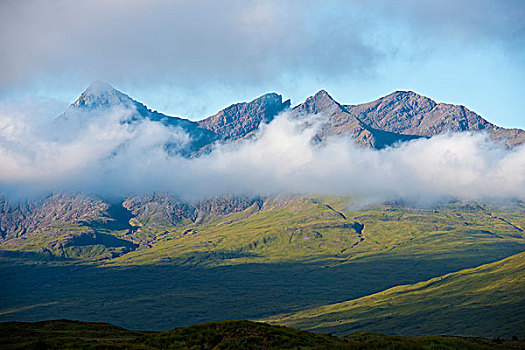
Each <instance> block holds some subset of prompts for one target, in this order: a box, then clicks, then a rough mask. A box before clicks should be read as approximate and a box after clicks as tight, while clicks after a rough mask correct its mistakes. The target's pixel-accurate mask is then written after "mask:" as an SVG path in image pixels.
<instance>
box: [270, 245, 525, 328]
mask: <svg viewBox="0 0 525 350" xmlns="http://www.w3.org/2000/svg"><path fill="white" fill-rule="evenodd" d="M524 291H525V252H523V253H520V254H517V255H513V256H511V257H509V258H507V259H504V260H501V261H497V262H495V263H491V264H486V265H482V266H480V267H477V268H473V269H466V270H462V271H459V272H455V273H451V274H447V275H445V276H442V277H437V278H433V279H431V280H428V281H425V282H420V283H416V284H412V285H403V286H397V287H394V288H390V289H387V290H385V291H383V292H380V293H376V294H373V295H370V296H366V297H363V298H358V299H354V300H350V301H346V302H342V303H337V304H332V305H326V306H322V307H318V308H314V309H309V310H304V311H300V312H297V313H293V314H289V315H280V316H274V317H271V318H268V319H266V321H269V322H271V323H275V324H282V325H287V326H292V327H298V328H301V329H307V330H314V331H316V332H332V333H334V334H339V335H343V334H348V333H350V332H355V331H356V330H362V329H367V330H375V331H379V332H386V333H389V334H409V335H421V334H454V335H466V334H468V335H477V336H487V335H494V334H500V335H504V336H507V337H509V336H512V335H516V336H519V337H525V318H524V315H525V293H524Z"/></svg>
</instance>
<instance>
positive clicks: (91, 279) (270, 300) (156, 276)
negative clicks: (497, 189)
mask: <svg viewBox="0 0 525 350" xmlns="http://www.w3.org/2000/svg"><path fill="white" fill-rule="evenodd" d="M349 203H350V202H349V200H348V199H347V198H340V197H311V196H306V197H279V198H270V199H268V200H266V201H265V202H264V206H263V208H262V209H261V210H259V208H258V207H257V206H252V207H250V208H247V209H246V210H244V211H242V212H238V213H234V214H230V215H227V216H208V217H205V218H202V220H200V221H199V222H198V223H194V222H191V221H189V220H186V221H183V222H180V223H177V224H175V225H174V226H166V225H165V223H164V224H162V225H157V224H156V223H151V222H150V223H148V222H147V220H144V222H143V226H141V227H140V230H139V231H138V232H136V234H134V237H135V239H136V240H137V241H135V243H137V244H139V247H138V248H137V249H135V250H134V251H131V252H128V253H125V254H121V255H120V256H118V257H113V256H114V255H118V254H120V253H123V252H120V253H119V249H120V248H119V247H116V246H114V244H113V243H111V242H110V241H104V242H102V243H104V244H100V245H89V244H87V245H80V246H72V247H66V249H64V250H63V251H64V253H60V254H54V253H53V252H42V251H41V243H42V242H44V241H38V240H35V241H31V240H29V239H28V240H27V242H25V243H24V245H22V246H20V247H18V246H11V247H10V248H9V249H11V250H9V251H0V280H1V281H2V282H3V284H2V288H0V321H10V320H24V321H36V320H42V319H50V318H71V319H83V320H88V321H107V322H111V323H113V324H117V325H119V326H124V327H128V328H133V329H168V328H170V327H174V326H184V325H189V324H195V323H199V322H205V321H213V320H222V319H234V318H247V319H259V318H264V317H269V316H271V315H275V314H283V313H294V312H298V311H301V310H305V309H309V308H315V307H319V306H322V305H327V304H333V303H337V302H341V301H345V300H349V299H356V298H360V297H364V296H367V295H370V294H374V293H377V292H379V291H382V290H385V289H388V288H391V287H394V286H398V285H406V284H413V283H417V282H420V281H424V280H428V279H431V278H434V277H436V276H441V275H444V274H447V273H450V272H454V271H459V270H462V269H465V268H472V267H476V266H479V265H481V264H485V263H490V262H494V261H496V260H500V259H502V258H505V257H508V256H510V255H512V254H516V253H519V252H521V251H524V250H525V238H524V237H525V236H524V233H523V228H525V207H524V205H523V203H507V204H486V203H470V204H461V203H456V204H448V205H443V206H440V207H437V208H432V209H414V208H409V207H405V206H401V205H382V206H374V207H370V208H365V209H360V210H350V209H348V205H349ZM350 204H351V203H350ZM354 222H359V223H361V224H363V225H364V230H363V231H362V233H361V234H359V232H358V231H359V230H356V227H354V226H353V224H354ZM62 229H64V232H65V234H67V228H62ZM77 229H78V230H83V229H86V228H85V227H81V228H78V227H77ZM90 229H93V230H99V231H98V232H102V233H104V234H107V235H112V236H114V237H117V238H122V237H121V235H122V234H124V233H125V232H124V231H122V230H121V231H118V230H112V231H111V230H109V231H108V230H107V228H105V229H104V230H101V229H100V228H97V229H94V228H90ZM60 232H62V231H60ZM41 234H44V233H39V234H38V235H41ZM38 237H40V236H38ZM38 239H41V238H38ZM42 239H44V240H45V239H47V238H45V237H44V238H42ZM45 242H47V241H45ZM46 244H47V243H46ZM2 249H4V246H2ZM112 257H113V258H112ZM487 302H488V303H489V302H490V301H487ZM490 305H491V304H487V306H490ZM519 315H523V312H522V311H520V314H519ZM407 322H408V323H410V322H411V321H407ZM501 329H502V328H494V332H493V333H491V334H490V336H491V337H492V336H494V337H496V336H501V335H502V334H500V333H499V332H500V330H501ZM473 330H476V329H474V328H473ZM421 334H428V333H427V332H424V331H422V333H421ZM465 334H468V333H465ZM472 334H473V335H474V333H472Z"/></svg>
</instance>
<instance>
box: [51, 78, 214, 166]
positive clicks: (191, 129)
mask: <svg viewBox="0 0 525 350" xmlns="http://www.w3.org/2000/svg"><path fill="white" fill-rule="evenodd" d="M116 108H123V109H125V110H127V111H129V112H130V115H129V116H128V117H127V118H126V119H125V120H123V121H122V122H123V123H136V122H139V121H141V120H144V119H147V120H151V121H154V122H159V123H162V124H163V125H165V126H168V127H172V128H176V129H177V128H180V129H182V131H184V132H185V133H187V134H188V135H189V136H190V139H191V141H190V143H189V144H188V145H187V146H186V147H185V148H183V149H182V150H178V149H177V152H176V153H182V154H183V155H186V156H189V155H191V154H193V153H195V152H197V151H199V150H201V149H202V148H204V147H206V146H208V145H210V144H211V143H213V142H214V141H216V140H217V139H219V136H218V135H217V134H216V133H215V132H213V131H210V130H207V129H204V128H201V127H200V126H199V124H198V123H196V122H193V121H190V120H188V119H184V118H179V117H172V116H167V115H165V114H162V113H159V112H157V111H153V110H151V109H149V108H148V107H146V106H145V105H144V104H142V103H140V102H138V101H135V100H134V99H132V98H131V97H129V96H128V95H126V94H124V93H122V92H120V91H118V90H116V89H115V88H113V87H112V86H111V85H109V84H107V83H104V82H101V81H94V82H93V83H91V84H90V85H89V87H88V88H87V89H86V90H85V91H84V92H83V93H82V94H81V95H80V97H79V98H78V99H77V100H76V101H75V102H73V103H72V104H71V105H70V106H69V108H68V109H67V110H66V112H65V113H63V114H62V115H61V116H59V117H58V118H57V120H58V121H67V120H71V119H74V118H78V117H79V116H80V115H82V114H83V113H86V112H87V113H90V112H99V111H101V112H108V111H111V110H112V109H116ZM167 146H168V149H170V148H171V149H173V148H174V147H173V145H167ZM170 146H171V147H170Z"/></svg>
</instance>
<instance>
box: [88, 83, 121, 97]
mask: <svg viewBox="0 0 525 350" xmlns="http://www.w3.org/2000/svg"><path fill="white" fill-rule="evenodd" d="M112 91H117V90H116V89H115V88H114V87H113V86H111V85H109V84H108V83H106V82H105V81H101V80H95V81H93V82H92V83H91V84H89V86H88V88H87V89H86V90H85V91H84V92H90V93H92V94H101V93H107V92H112Z"/></svg>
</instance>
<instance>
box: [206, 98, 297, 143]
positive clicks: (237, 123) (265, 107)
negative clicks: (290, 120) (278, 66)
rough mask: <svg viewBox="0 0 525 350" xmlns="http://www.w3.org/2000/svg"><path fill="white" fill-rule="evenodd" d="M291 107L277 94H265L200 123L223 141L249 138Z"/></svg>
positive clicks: (226, 109)
mask: <svg viewBox="0 0 525 350" xmlns="http://www.w3.org/2000/svg"><path fill="white" fill-rule="evenodd" d="M289 107H290V100H286V101H284V102H283V97H282V96H281V95H279V94H276V93H268V94H264V95H262V96H260V97H258V98H256V99H255V100H253V101H250V102H241V103H235V104H233V105H231V106H229V107H227V108H225V109H223V110H222V111H220V112H219V113H217V114H215V115H212V116H211V117H208V118H206V119H204V120H201V121H200V122H199V124H200V126H201V127H202V128H205V129H208V130H211V131H214V132H216V133H217V134H219V135H221V137H222V139H223V140H229V139H239V138H245V137H249V136H250V135H251V134H252V132H254V131H255V130H257V128H258V127H259V125H260V124H261V123H262V122H265V123H268V122H270V121H272V120H273V118H274V117H275V116H276V115H277V114H279V113H280V112H281V111H283V110H285V109H287V108H289Z"/></svg>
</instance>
